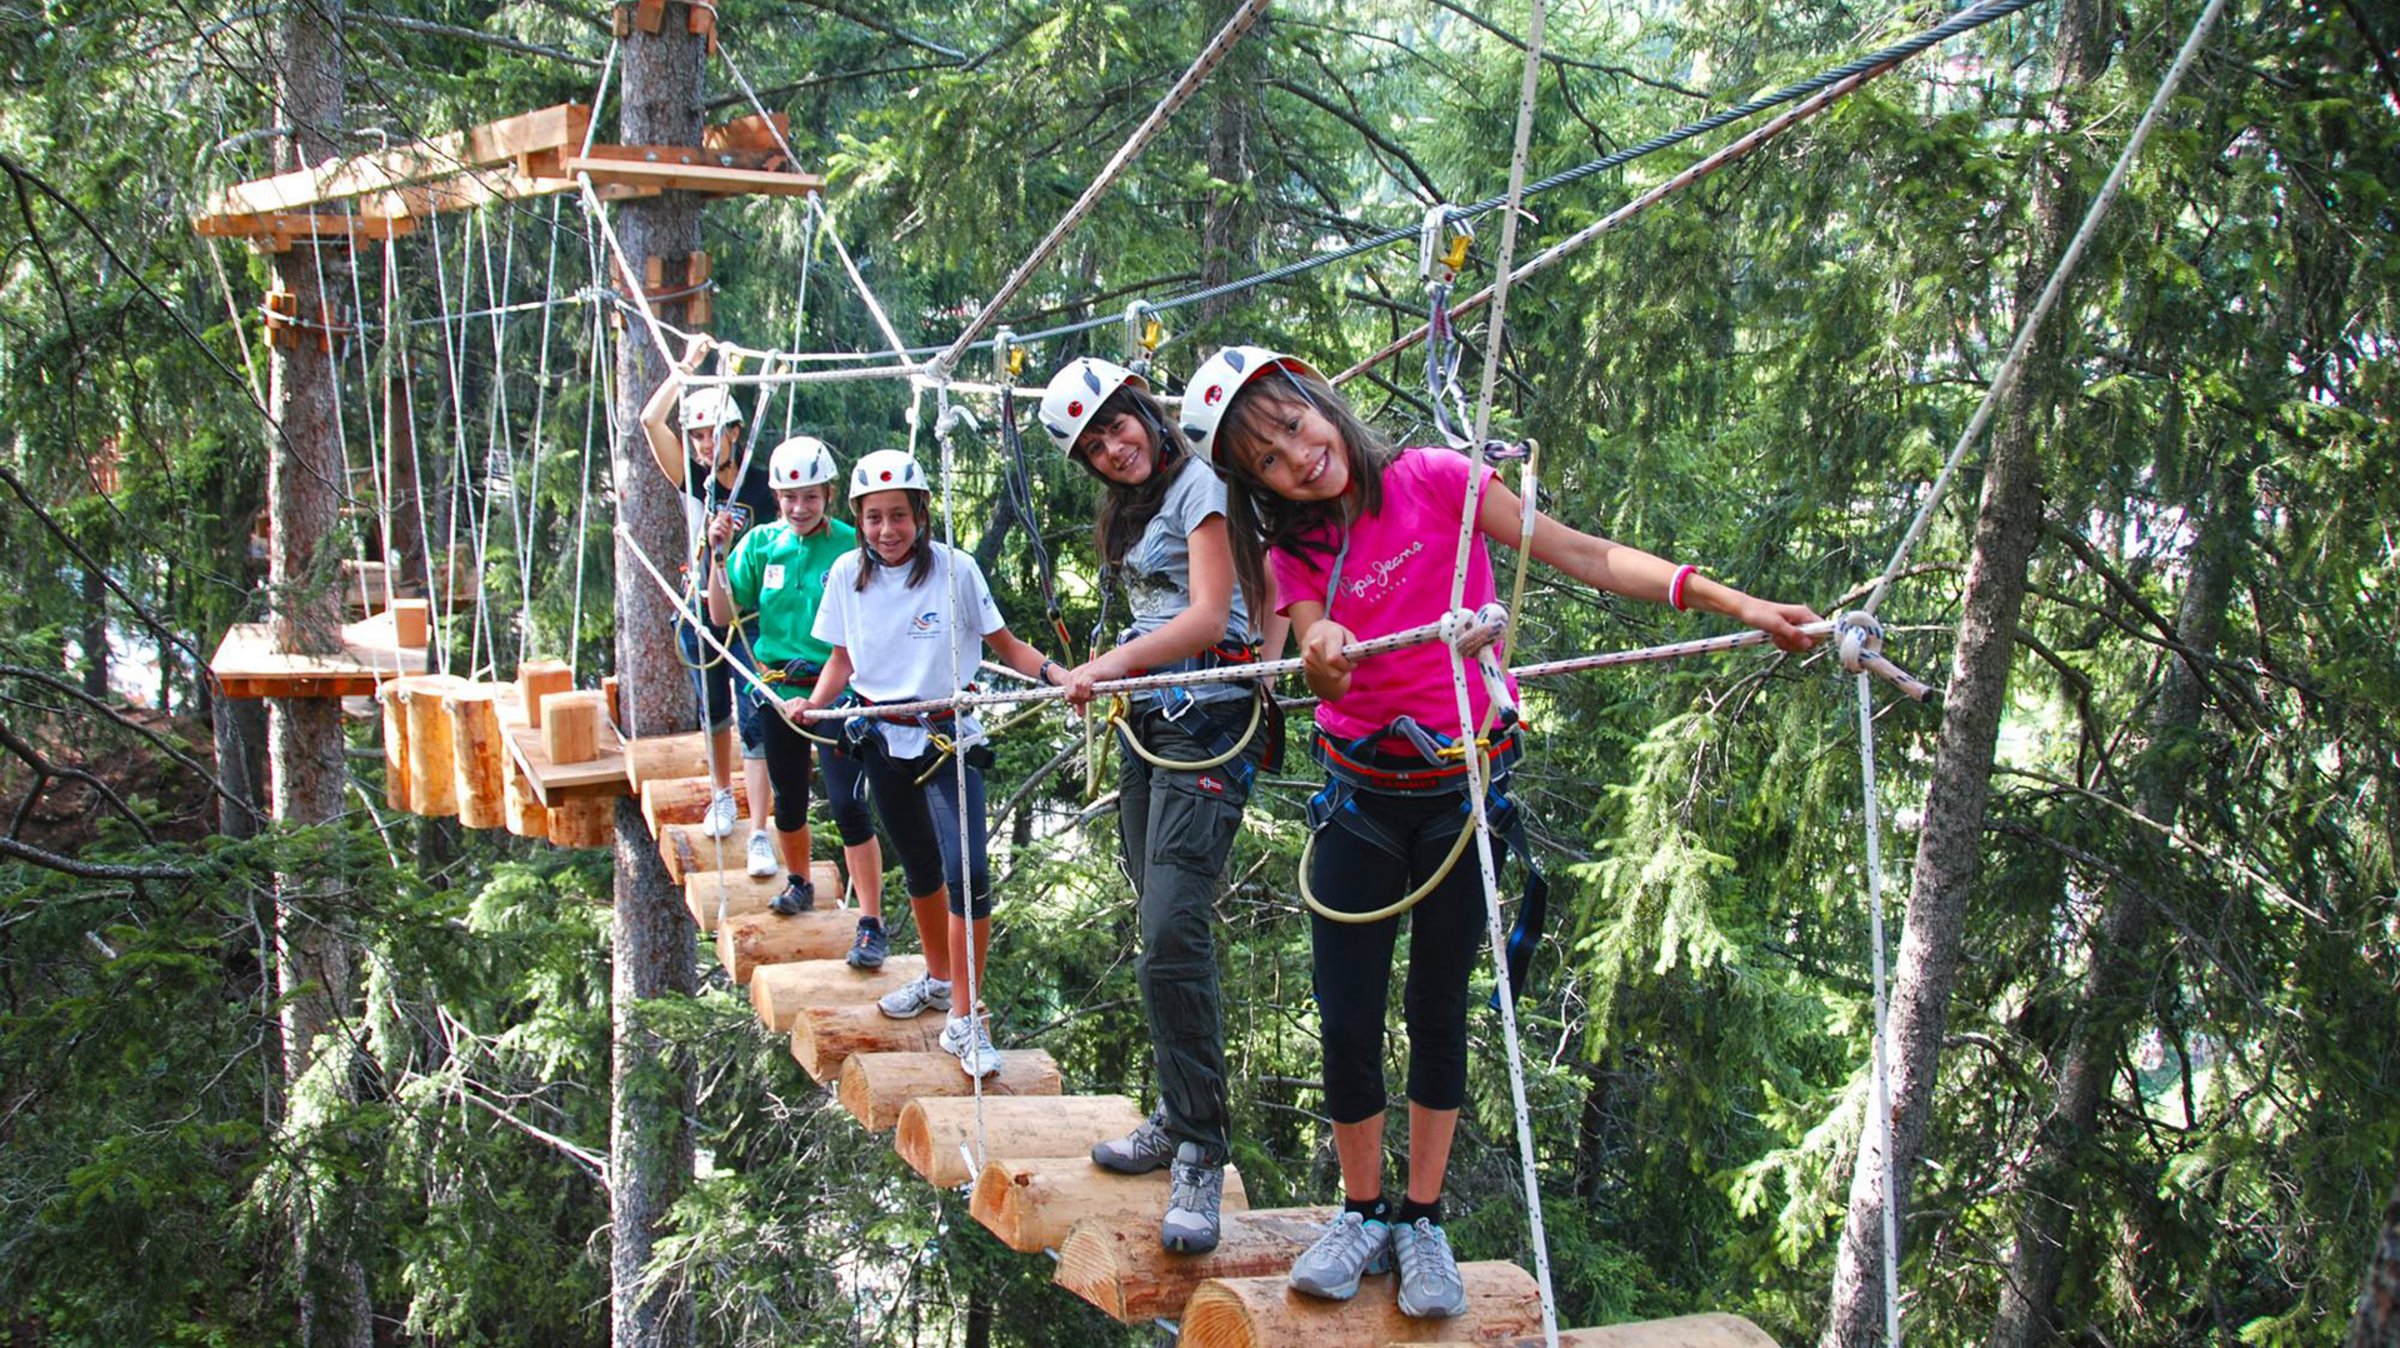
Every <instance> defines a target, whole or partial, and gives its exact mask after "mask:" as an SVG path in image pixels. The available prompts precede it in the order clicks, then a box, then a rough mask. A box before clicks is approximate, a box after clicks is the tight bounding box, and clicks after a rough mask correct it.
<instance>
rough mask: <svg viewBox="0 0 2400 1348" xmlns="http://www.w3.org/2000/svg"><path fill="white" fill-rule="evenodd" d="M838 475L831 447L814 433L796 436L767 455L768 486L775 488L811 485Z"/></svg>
mask: <svg viewBox="0 0 2400 1348" xmlns="http://www.w3.org/2000/svg"><path fill="white" fill-rule="evenodd" d="M838 476H840V472H839V470H837V469H836V468H835V467H834V466H833V450H832V449H831V448H830V447H828V446H827V445H826V443H825V442H824V441H822V440H819V439H818V438H817V437H815V436H813V435H795V436H793V437H792V438H791V439H789V440H786V441H784V442H783V443H782V444H780V445H777V446H775V452H774V453H772V454H770V455H768V456H767V485H768V486H770V487H772V488H774V489H775V490H777V491H792V490H794V489H796V488H799V487H814V486H817V485H818V484H820V483H825V482H831V481H833V480H834V478H836V477H838Z"/></svg>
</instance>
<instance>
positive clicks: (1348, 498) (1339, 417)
mask: <svg viewBox="0 0 2400 1348" xmlns="http://www.w3.org/2000/svg"><path fill="white" fill-rule="evenodd" d="M1310 408H1314V409H1315V410H1316V411H1317V412H1318V413H1319V414H1320V415H1322V416H1323V417H1324V418H1325V419H1326V420H1327V421H1330V422H1332V423H1333V428H1334V429H1335V430H1336V431H1338V432H1340V433H1341V439H1342V450H1343V452H1344V454H1345V455H1347V457H1348V461H1349V468H1350V486H1349V489H1348V490H1347V491H1345V492H1343V493H1342V494H1341V495H1340V496H1339V497H1336V498H1335V499H1333V500H1330V501H1293V500H1287V499H1285V498H1284V497H1282V496H1278V495H1276V494H1275V493H1274V492H1273V491H1271V490H1269V489H1268V488H1267V486H1266V485H1265V484H1264V483H1262V482H1260V481H1259V480H1258V479H1257V478H1256V477H1255V476H1253V475H1252V474H1251V472H1250V457H1251V455H1252V454H1253V453H1254V452H1255V451H1256V448H1257V446H1258V445H1259V444H1260V442H1261V441H1263V440H1264V439H1265V437H1266V435H1267V432H1268V431H1269V430H1270V429H1271V428H1273V427H1275V426H1278V425H1280V424H1281V423H1282V422H1283V420H1284V419H1285V418H1287V417H1289V416H1291V415H1292V414H1293V413H1295V412H1299V411H1303V410H1306V409H1310ZM1396 456H1397V452H1396V451H1395V450H1394V449H1393V448H1392V444H1391V442H1390V441H1389V440H1386V439H1384V438H1383V436H1382V435H1381V434H1379V433H1377V432H1376V430H1375V429H1374V428H1373V427H1371V426H1369V425H1367V423H1366V422H1364V421H1362V420H1360V419H1359V416H1358V413H1356V412H1354V411H1352V410H1351V409H1350V404H1349V402H1348V401H1347V400H1345V399H1344V398H1343V397H1342V395H1341V394H1340V393H1338V392H1336V391H1335V390H1334V387H1333V385H1331V384H1328V383H1326V382H1325V381H1324V379H1323V378H1321V377H1320V376H1318V375H1316V374H1314V373H1311V372H1307V371H1302V370H1295V369H1292V368H1290V367H1289V366H1285V367H1282V368H1280V369H1277V370H1273V371H1269V372H1267V373H1265V374H1261V375H1259V376H1258V377H1256V378H1254V379H1252V380H1251V381H1250V382H1249V383H1247V384H1244V385H1243V386H1242V390H1241V392H1239V393H1236V394H1234V395H1233V401H1232V402H1231V403H1229V404H1227V405H1226V408H1225V419H1224V421H1222V422H1221V423H1219V425H1218V427H1217V453H1216V457H1217V462H1218V463H1219V464H1221V465H1223V467H1224V471H1225V523H1226V532H1227V533H1229V534H1231V535H1232V536H1233V570H1234V574H1235V575H1236V576H1238V577H1240V578H1241V582H1242V588H1243V590H1244V591H1245V592H1247V593H1250V594H1264V593H1266V592H1267V590H1266V586H1267V550H1268V549H1270V548H1282V549H1283V550H1284V551H1286V552H1289V553H1294V554H1299V555H1305V554H1308V553H1319V554H1322V555H1324V556H1327V557H1331V556H1333V555H1334V554H1335V553H1336V552H1338V551H1339V550H1340V548H1341V539H1342V531H1343V529H1344V528H1346V527H1347V526H1348V524H1349V522H1350V519H1351V518H1352V517H1354V516H1357V515H1374V514H1380V513H1381V512H1382V510H1383V470H1384V467H1385V465H1387V464H1389V463H1390V462H1391V461H1392V460H1393V458H1395V457H1396ZM1315 597H1317V596H1304V595H1282V596H1279V597H1278V598H1279V602H1281V603H1284V604H1289V603H1291V602H1292V601H1293V600H1295V599H1303V598H1315Z"/></svg>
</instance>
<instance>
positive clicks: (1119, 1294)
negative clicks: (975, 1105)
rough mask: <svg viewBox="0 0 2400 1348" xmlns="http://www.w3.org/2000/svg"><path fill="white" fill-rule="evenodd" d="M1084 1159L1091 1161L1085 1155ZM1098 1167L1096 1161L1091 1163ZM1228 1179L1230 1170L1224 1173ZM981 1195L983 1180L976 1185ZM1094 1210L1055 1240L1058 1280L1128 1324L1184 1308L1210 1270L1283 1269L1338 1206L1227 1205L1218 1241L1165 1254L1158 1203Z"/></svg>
mask: <svg viewBox="0 0 2400 1348" xmlns="http://www.w3.org/2000/svg"><path fill="white" fill-rule="evenodd" d="M1085 1164H1086V1165H1089V1164H1090V1161H1089V1160H1088V1159H1087V1160H1086V1161H1085ZM1093 1168H1094V1169H1097V1168H1098V1167H1096V1166H1095V1167H1093ZM1227 1181H1228V1185H1229V1187H1230V1182H1231V1176H1230V1175H1229V1176H1227ZM976 1195H977V1197H978V1198H980V1197H981V1196H982V1186H981V1184H978V1185H977V1186H976ZM1163 1209H1164V1204H1163V1202H1162V1203H1161V1204H1160V1205H1159V1209H1158V1210H1146V1211H1143V1212H1140V1213H1136V1214H1133V1215H1130V1216H1124V1217H1113V1218H1100V1217H1094V1218H1091V1219H1088V1220H1086V1221H1081V1222H1077V1223H1076V1224H1075V1225H1074V1228H1073V1229H1072V1230H1070V1231H1068V1232H1067V1236H1066V1239H1065V1240H1063V1241H1060V1242H1059V1244H1058V1274H1057V1277H1056V1278H1055V1279H1054V1281H1055V1282H1057V1284H1058V1285H1059V1286H1061V1287H1064V1288H1066V1289H1067V1290H1068V1291H1070V1292H1073V1293H1074V1294H1075V1295H1077V1296H1079V1297H1082V1298H1083V1299H1084V1300H1086V1301H1088V1302H1090V1303H1092V1304H1093V1305H1095V1306H1098V1307H1099V1308H1100V1309H1101V1310H1102V1311H1105V1312H1106V1313H1107V1314H1108V1315H1109V1316H1110V1317H1112V1318H1114V1319H1116V1320H1120V1321H1122V1322H1124V1323H1126V1324H1129V1325H1133V1324H1148V1323H1149V1322H1150V1321H1152V1320H1155V1319H1158V1318H1160V1317H1161V1316H1164V1317H1166V1318H1168V1319H1173V1318H1175V1317H1177V1316H1179V1315H1181V1314H1183V1308H1184V1303H1185V1302H1187V1301H1190V1300H1191V1299H1192V1291H1193V1289H1194V1288H1197V1287H1198V1286H1199V1285H1200V1284H1202V1283H1204V1282H1206V1281H1208V1280H1209V1279H1211V1278H1264V1277H1282V1276H1284V1275H1286V1274H1288V1273H1290V1272H1291V1270H1292V1261H1293V1260H1295V1259H1298V1258H1299V1257H1300V1255H1301V1252H1302V1251H1304V1250H1306V1249H1307V1248H1308V1247H1309V1246H1311V1245H1313V1244H1315V1243H1316V1240H1317V1237H1318V1236H1320V1235H1322V1234H1324V1231H1325V1224H1326V1223H1327V1222H1330V1221H1332V1220H1333V1218H1334V1214H1335V1213H1336V1212H1338V1211H1340V1209H1338V1208H1268V1209H1266V1210H1264V1211H1256V1212H1236V1211H1230V1210H1229V1211H1227V1212H1226V1213H1225V1222H1224V1226H1223V1228H1222V1234H1221V1237H1220V1239H1219V1240H1218V1242H1217V1248H1216V1249H1214V1250H1211V1251H1209V1252H1208V1253H1207V1254H1200V1255H1182V1254H1169V1253H1167V1252H1166V1251H1165V1250H1163V1249H1161V1248H1159V1244H1158V1219H1159V1215H1160V1211H1163Z"/></svg>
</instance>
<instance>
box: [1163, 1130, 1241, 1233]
mask: <svg viewBox="0 0 2400 1348" xmlns="http://www.w3.org/2000/svg"><path fill="white" fill-rule="evenodd" d="M1168 1178H1169V1183H1168V1185H1167V1215H1166V1216H1164V1217H1162V1218H1160V1219H1159V1222H1158V1243H1159V1244H1161V1245H1163V1246H1165V1247H1166V1248H1168V1249H1170V1250H1172V1251H1174V1252H1175V1253H1177V1254H1206V1253H1208V1252H1209V1251H1210V1250H1213V1249H1215V1248H1217V1210H1218V1209H1219V1208H1221V1207H1223V1206H1224V1203H1225V1167H1224V1166H1222V1165H1210V1164H1208V1162H1207V1160H1206V1158H1205V1157H1204V1156H1203V1155H1202V1154H1201V1151H1200V1144H1199V1143H1197V1142H1186V1143H1184V1144H1183V1145H1182V1146H1180V1147H1178V1148H1176V1149H1175V1169H1174V1172H1173V1174H1171V1175H1170V1176H1169V1177H1168Z"/></svg>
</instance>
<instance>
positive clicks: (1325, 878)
mask: <svg viewBox="0 0 2400 1348" xmlns="http://www.w3.org/2000/svg"><path fill="white" fill-rule="evenodd" d="M1351 799H1352V800H1353V801H1354V802H1355V803H1356V805H1357V815H1356V816H1354V815H1353V814H1352V813H1351V812H1350V811H1348V810H1344V811H1341V812H1338V813H1336V814H1335V815H1334V817H1333V818H1332V819H1331V820H1330V821H1328V822H1327V823H1326V824H1325V826H1324V827H1323V828H1320V829H1319V830H1318V831H1317V850H1316V854H1315V856H1314V857H1313V858H1312V861H1311V864H1310V868H1309V875H1308V880H1309V889H1310V891H1311V892H1312V893H1314V894H1315V895H1316V896H1317V901H1318V902H1319V903H1322V904H1324V905H1325V906H1326V907H1328V908H1332V909H1336V910H1339V911H1343V912H1352V913H1369V912H1373V911H1375V910H1376V909H1378V908H1385V907H1389V906H1390V905H1391V904H1392V903H1394V902H1396V901H1397V900H1399V898H1400V897H1401V896H1402V895H1404V894H1407V893H1408V892H1409V891H1410V890H1412V889H1415V888H1416V887H1417V886H1418V885H1420V884H1423V883H1424V882H1425V879H1426V877H1428V876H1430V875H1432V874H1433V872H1434V870H1435V868H1437V867H1439V866H1440V865H1441V864H1442V859H1443V858H1444V857H1446V856H1448V855H1449V854H1450V848H1451V846H1452V845H1453V844H1454V843H1456V842H1457V841H1458V831H1459V830H1460V829H1461V828H1463V827H1465V826H1466V824H1467V821H1468V815H1467V812H1466V808H1465V807H1466V804H1467V798H1466V796H1465V795H1464V794H1463V793H1461V792H1456V791H1442V792H1425V793H1421V794H1416V795H1405V796H1401V795H1383V794H1378V793H1376V792H1372V791H1360V792H1357V793H1356V794H1354V795H1353V796H1352V797H1351ZM1358 816H1363V818H1362V817H1358ZM1377 834H1380V835H1382V837H1381V839H1380V840H1379V839H1378V837H1377V836H1376V835H1377ZM1387 844H1388V846H1387ZM1393 847H1396V848H1397V849H1398V851H1397V852H1395V851H1393V850H1391V849H1392V848H1393ZM1402 922H1406V923H1408V924H1409V936H1408V981H1407V984H1406V986H1405V987H1404V988H1403V990H1402V993H1401V1008H1402V1015H1403V1018H1404V1020H1405V1021H1406V1023H1407V1026H1408V1098H1409V1100H1410V1101H1411V1102H1413V1103H1415V1104H1419V1105H1423V1106H1424V1107H1425V1108H1427V1109H1457V1108H1458V1107H1459V1106H1460V1105H1462V1104H1464V1103H1465V1102H1466V1098H1467V979H1468V977H1469V976H1470V975H1471V974H1472V973H1473V972H1474V969H1475V966H1476V964H1477V962H1478V961H1479V960H1481V959H1482V957H1483V954H1484V943H1485V940H1486V937H1487V935H1488V932H1487V929H1486V927H1485V923H1484V910H1483V881H1482V878H1481V873H1480V872H1479V871H1478V869H1477V867H1476V865H1475V859H1474V857H1473V856H1472V855H1469V856H1462V857H1460V858H1459V863H1458V865H1456V866H1454V867H1452V868H1451V870H1450V874H1449V875H1448V876H1447V877H1445V878H1444V879H1443V881H1442V883H1441V884H1440V885H1439V886H1437V887H1436V888H1435V889H1434V891H1433V892H1432V893H1431V894H1428V895H1426V896H1425V897H1424V898H1423V899H1422V900H1420V901H1419V902H1418V903H1417V906H1416V907H1414V908H1411V909H1410V910H1408V911H1407V912H1406V913H1402V914H1400V915H1398V916H1396V917H1388V918H1385V919H1384V920H1382V921H1381V922H1370V923H1365V924H1363V925H1362V924H1357V923H1346V922H1334V921H1331V920H1329V919H1327V918H1325V917H1322V916H1320V915H1318V914H1317V913H1316V912H1314V911H1311V912H1310V913H1309V928H1308V934H1309V945H1310V947H1311V948H1312V950H1313V951H1314V953H1315V958H1316V992H1317V1014H1318V1018H1319V1020H1320V1021H1321V1022H1322V1025H1323V1029H1324V1037H1325V1108H1326V1112H1327V1113H1328V1114H1330V1115H1331V1116H1332V1118H1333V1121H1334V1122H1335V1123H1345V1124H1347V1123H1361V1122H1364V1121H1365V1120H1367V1119H1370V1118H1373V1117H1374V1116H1375V1115H1377V1114H1380V1113H1382V1112H1383V1108H1384V1100H1385V1094H1386V1092H1385V1086H1384V1075H1383V1022H1384V1006H1385V1003H1386V1001H1387V999H1388V997H1389V995H1390V988H1391V976H1392V955H1393V953H1394V950H1395V948H1396V947H1397V945H1398V944H1399V939H1400V924H1401V923H1402Z"/></svg>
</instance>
